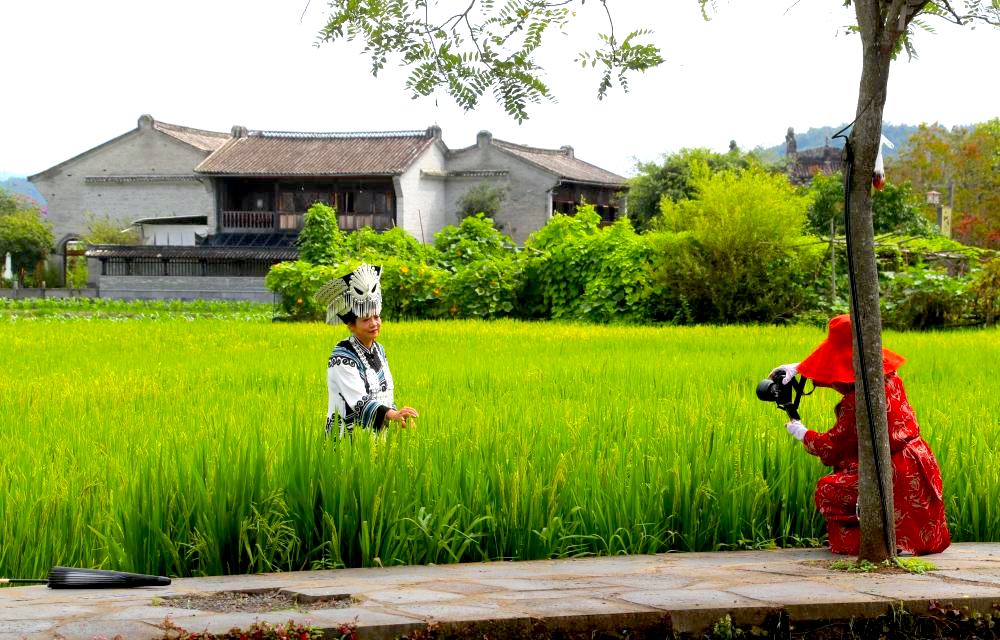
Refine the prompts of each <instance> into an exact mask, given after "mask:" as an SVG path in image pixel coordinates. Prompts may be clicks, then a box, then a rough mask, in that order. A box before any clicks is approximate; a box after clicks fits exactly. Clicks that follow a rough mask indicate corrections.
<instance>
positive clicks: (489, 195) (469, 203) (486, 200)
mask: <svg viewBox="0 0 1000 640" xmlns="http://www.w3.org/2000/svg"><path fill="white" fill-rule="evenodd" d="M506 197H507V190H506V189H505V188H504V187H500V186H494V185H492V184H490V183H489V182H480V183H479V184H477V185H476V186H474V187H472V188H471V189H469V190H468V191H466V192H465V193H464V194H462V197H461V198H459V199H458V211H457V214H458V219H459V220H464V219H466V218H468V217H469V216H474V215H476V214H477V213H481V214H483V215H484V216H486V217H487V218H493V219H496V217H497V214H499V213H500V207H501V205H503V201H504V199H505V198H506Z"/></svg>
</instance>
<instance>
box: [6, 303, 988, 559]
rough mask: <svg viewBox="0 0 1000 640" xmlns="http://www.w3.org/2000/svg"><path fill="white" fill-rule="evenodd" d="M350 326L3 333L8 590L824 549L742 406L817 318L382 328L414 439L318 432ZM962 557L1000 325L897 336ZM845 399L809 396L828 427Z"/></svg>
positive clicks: (803, 345)
mask: <svg viewBox="0 0 1000 640" xmlns="http://www.w3.org/2000/svg"><path fill="white" fill-rule="evenodd" d="M345 335H346V329H344V328H339V327H329V326H325V325H319V324H311V325H289V324H279V323H275V324H272V323H271V322H269V321H267V320H266V319H261V318H250V317H248V318H244V319H234V318H213V317H201V318H196V317H173V318H168V317H160V318H157V319H148V318H142V317H139V318H131V319H115V318H110V319H109V318H104V319H102V318H99V317H83V318H75V319H67V318H58V317H41V318H37V317H36V318H18V317H17V316H7V317H0V576H8V577H41V576H44V575H45V573H46V572H47V571H48V569H49V568H50V567H51V566H53V565H56V564H64V565H71V566H83V567H101V568H114V569H122V570H129V571H139V572H143V573H155V574H161V575H171V576H190V575H215V574H224V573H242V572H256V571H275V570H296V569H309V568H321V567H341V566H380V565H383V566H387V565H395V564H414V563H448V562H459V561H480V560H496V559H533V558H555V557H571V556H581V555H595V554H626V553H628V554H634V553H652V552H663V551H669V550H685V551H686V550H718V549H741V548H756V547H766V546H771V545H778V546H796V545H799V546H802V545H805V546H810V545H819V544H822V542H823V539H824V526H823V521H822V518H821V517H820V516H819V515H818V513H817V512H816V509H815V507H814V505H813V500H812V493H813V489H814V485H815V482H816V480H817V478H818V477H820V476H821V475H822V474H824V473H825V472H826V468H825V467H823V466H822V465H821V463H820V462H819V461H818V460H817V459H816V458H813V457H811V456H809V455H808V454H806V452H805V451H804V449H803V448H802V445H801V444H800V443H798V442H797V441H795V440H794V439H792V438H791V437H790V436H789V435H788V434H787V432H786V431H785V429H784V423H785V416H784V414H783V413H781V412H780V411H778V410H777V409H776V408H775V407H774V406H773V405H768V404H765V403H763V402H760V401H758V400H757V399H756V397H755V395H754V387H755V385H756V383H757V381H758V380H759V379H761V378H763V377H764V376H765V375H766V374H767V372H768V371H769V370H770V369H771V368H772V367H773V366H776V365H778V364H781V363H784V362H790V361H796V360H799V359H800V358H801V357H803V356H804V355H805V354H807V353H808V352H809V351H810V350H811V349H812V347H814V346H815V345H816V344H817V343H818V342H819V341H820V340H821V339H822V338H823V336H824V331H823V330H821V329H818V328H809V327H791V328H778V327H694V328H684V327H664V328H653V327H620V326H578V325H565V324H551V323H548V324H531V323H516V322H493V323H483V322H413V323H402V322H401V323H394V322H387V323H386V324H385V325H384V326H383V334H382V337H381V341H382V342H383V344H384V345H385V347H386V350H387V353H388V355H389V362H390V365H391V367H392V371H393V374H394V377H395V379H396V400H397V403H400V404H404V403H405V404H409V405H412V406H414V407H416V408H417V409H418V410H419V411H420V414H421V418H420V420H419V421H418V425H417V427H416V428H413V429H407V430H393V431H391V432H390V433H388V434H387V435H384V436H372V435H371V434H369V433H360V434H358V435H356V436H355V437H354V439H353V441H341V442H338V441H336V440H332V439H327V438H326V437H324V434H323V425H324V420H325V412H326V402H327V394H326V380H325V368H326V360H327V357H328V355H329V353H330V351H331V349H332V347H333V345H334V344H335V342H336V341H337V340H339V339H341V338H342V337H344V336H345ZM884 340H885V344H886V346H887V347H889V348H892V349H894V350H896V351H898V352H900V353H902V354H904V355H905V356H906V357H907V358H908V360H909V361H908V363H907V364H906V365H905V366H904V367H903V369H902V370H901V374H902V376H903V379H904V380H905V381H906V384H907V390H908V392H909V396H910V400H911V402H912V404H913V405H914V407H915V409H916V412H917V416H918V419H919V421H920V424H921V428H922V431H923V434H924V436H925V438H926V439H927V440H928V441H929V442H930V444H931V447H932V448H933V450H934V452H935V454H936V455H937V457H938V460H939V461H940V464H941V467H942V471H943V475H944V482H945V492H946V494H947V501H948V519H949V524H950V526H951V530H952V533H953V536H954V538H955V540H957V541H970V540H979V541H996V540H1000V455H998V453H1000V452H998V447H1000V445H998V444H997V443H998V441H1000V437H998V436H1000V380H998V376H997V374H998V371H1000V367H998V363H1000V331H998V330H996V329H992V330H970V331H963V332H950V333H907V334H900V333H887V334H886V335H885V338H884ZM836 400H837V396H836V394H835V393H834V392H832V391H827V390H822V389H821V390H818V391H817V392H816V393H815V395H813V396H810V397H807V398H805V399H803V404H802V407H801V412H802V414H803V421H804V422H805V424H806V425H807V426H809V427H811V428H815V429H819V430H824V429H826V428H828V427H829V426H831V425H832V421H833V419H832V416H833V414H832V409H833V405H834V404H835V402H836Z"/></svg>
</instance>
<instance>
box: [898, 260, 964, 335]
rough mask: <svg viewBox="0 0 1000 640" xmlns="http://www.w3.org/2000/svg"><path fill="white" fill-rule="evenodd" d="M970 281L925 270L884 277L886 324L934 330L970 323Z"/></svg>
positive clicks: (900, 272)
mask: <svg viewBox="0 0 1000 640" xmlns="http://www.w3.org/2000/svg"><path fill="white" fill-rule="evenodd" d="M968 288H969V278H968V277H951V276H949V275H948V274H946V273H940V272H936V271H932V270H930V269H924V268H919V267H916V268H910V269H907V270H905V271H896V272H892V271H888V272H885V273H883V274H882V292H881V305H882V322H883V324H885V325H886V326H889V327H893V328H896V329H931V328H939V327H946V326H954V325H958V324H962V323H964V322H965V321H966V320H967V316H968V315H969V310H970V308H971V305H970V304H969V293H968Z"/></svg>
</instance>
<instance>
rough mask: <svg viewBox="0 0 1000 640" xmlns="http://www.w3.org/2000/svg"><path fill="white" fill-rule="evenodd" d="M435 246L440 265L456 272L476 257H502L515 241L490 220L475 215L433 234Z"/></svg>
mask: <svg viewBox="0 0 1000 640" xmlns="http://www.w3.org/2000/svg"><path fill="white" fill-rule="evenodd" d="M434 248H435V249H436V250H437V251H438V254H439V255H438V260H439V262H440V263H441V265H442V266H443V267H445V268H446V269H450V270H452V271H455V270H457V269H458V268H460V267H461V266H462V265H466V264H469V263H472V262H476V261H478V260H483V259H491V258H501V259H502V258H504V257H506V256H508V255H509V254H510V253H512V252H513V251H514V242H513V241H512V240H511V239H510V238H508V237H507V236H505V235H504V234H502V233H500V232H499V231H497V229H496V227H494V226H493V220H492V219H490V218H487V217H486V216H484V215H482V214H476V215H473V216H469V217H468V218H465V219H464V220H462V222H461V223H459V225H458V226H457V227H455V226H452V225H448V226H447V227H445V228H444V229H442V230H441V231H439V232H438V233H437V234H435V235H434Z"/></svg>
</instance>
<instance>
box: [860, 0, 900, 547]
mask: <svg viewBox="0 0 1000 640" xmlns="http://www.w3.org/2000/svg"><path fill="white" fill-rule="evenodd" d="M855 8H856V10H857V14H858V24H859V26H860V27H861V39H862V44H863V47H864V62H863V67H862V73H861V86H860V90H859V93H858V107H857V120H856V122H855V124H854V128H853V130H852V131H851V146H852V149H853V152H854V170H853V173H852V174H851V181H850V184H849V185H848V188H849V189H850V198H851V203H850V204H851V210H850V213H849V215H850V216H851V220H850V224H851V230H850V233H851V242H852V251H851V257H852V260H853V263H854V269H855V280H856V289H855V290H854V291H852V296H855V302H856V305H855V306H854V307H852V314H851V315H852V323H851V324H852V327H853V332H854V339H855V342H854V344H855V349H854V372H855V380H856V381H857V383H856V385H855V390H856V392H857V409H856V412H855V417H856V425H857V431H858V516H859V518H860V521H861V547H860V551H859V554H858V559H859V560H869V561H872V562H881V561H883V560H886V559H889V558H891V557H893V556H894V555H895V551H896V536H895V518H894V510H893V503H892V461H891V459H890V453H889V429H888V423H887V416H886V399H885V378H884V374H883V370H882V333H881V331H882V317H881V313H880V311H879V291H878V271H877V267H876V264H875V233H874V228H873V224H872V199H871V187H872V174H873V172H874V168H875V156H876V154H877V153H878V150H879V145H880V144H881V142H880V140H881V133H882V110H883V108H884V106H885V99H886V89H887V86H888V84H889V64H890V61H891V47H889V48H887V47H886V46H885V38H884V37H883V35H884V34H883V24H884V23H883V22H882V19H881V15H880V11H879V8H878V2H877V0H857V2H856V4H855ZM859 332H860V334H861V337H862V338H863V340H862V349H858V348H857V346H858V337H859V336H858V334H859ZM859 353H863V354H864V361H865V366H864V368H862V366H861V362H860V358H859ZM865 386H867V388H868V391H869V396H870V398H871V409H872V424H869V420H868V412H867V408H866V405H865V393H864V391H865ZM876 450H877V451H878V458H879V461H880V468H879V469H878V470H876V464H875V456H874V455H873V454H874V451H876ZM879 483H881V485H882V490H881V491H880V490H879ZM883 501H884V503H883ZM883 509H885V511H883ZM886 524H887V525H888V526H886Z"/></svg>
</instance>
